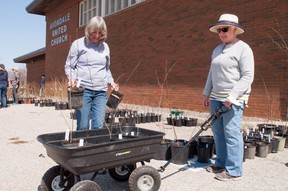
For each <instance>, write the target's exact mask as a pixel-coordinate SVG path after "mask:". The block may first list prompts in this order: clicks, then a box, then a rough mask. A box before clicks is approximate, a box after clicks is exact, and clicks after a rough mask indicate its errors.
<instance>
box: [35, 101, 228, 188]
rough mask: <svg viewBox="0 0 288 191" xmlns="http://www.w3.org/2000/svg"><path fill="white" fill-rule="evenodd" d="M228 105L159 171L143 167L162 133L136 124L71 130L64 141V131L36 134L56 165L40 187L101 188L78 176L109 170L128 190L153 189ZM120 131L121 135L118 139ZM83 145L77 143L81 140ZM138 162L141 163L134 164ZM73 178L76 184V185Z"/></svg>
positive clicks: (204, 125) (158, 142)
mask: <svg viewBox="0 0 288 191" xmlns="http://www.w3.org/2000/svg"><path fill="white" fill-rule="evenodd" d="M230 109H231V107H230V108H228V109H227V108H226V107H225V106H220V107H218V108H217V110H216V111H215V113H213V114H211V116H210V117H209V118H208V119H207V120H206V121H205V122H204V123H203V124H202V125H201V126H200V127H201V129H200V130H199V131H198V132H197V133H196V134H195V135H194V136H193V137H192V138H191V139H190V140H189V141H188V142H187V143H186V145H185V146H184V147H183V148H182V149H181V150H179V151H178V152H177V153H176V154H175V155H174V156H173V157H172V158H171V159H170V160H169V161H168V162H167V163H165V164H164V165H163V166H161V167H160V168H159V169H158V170H156V169H155V168H153V167H151V166H145V165H144V164H145V163H144V162H145V161H149V160H150V159H153V158H154V156H155V153H156V152H157V151H158V148H159V146H160V143H161V141H162V139H163V136H164V133H162V132H158V131H153V130H147V129H142V128H138V127H124V126H123V127H117V128H111V129H109V128H103V129H96V130H88V131H74V132H72V136H71V137H73V139H72V141H70V142H67V141H64V140H65V133H51V134H43V135H39V136H38V137H37V139H38V141H39V142H41V143H42V144H43V145H44V147H45V148H46V150H47V154H48V156H49V157H50V158H52V159H53V160H54V161H55V162H56V163H58V164H59V165H58V166H54V167H52V168H50V169H49V170H48V171H47V172H46V173H45V174H44V176H43V178H42V182H41V185H40V187H43V188H44V190H49V191H50V190H51V191H53V190H69V189H70V188H71V191H77V190H81V191H90V190H94V191H101V188H100V187H99V185H97V183H95V182H93V181H81V180H80V175H81V174H87V173H91V172H94V175H93V176H92V178H91V180H93V179H94V178H95V176H96V175H97V173H98V171H99V170H102V169H108V171H109V174H110V176H111V177H112V178H113V179H115V180H117V181H127V180H129V188H130V190H131V191H139V190H141V191H155V190H158V189H159V188H160V185H161V177H160V174H159V172H164V171H165V168H166V167H167V166H168V165H169V164H170V163H171V161H172V160H173V159H174V158H175V157H177V156H178V154H179V153H181V152H182V151H183V150H184V148H185V147H186V146H188V145H190V143H191V142H193V141H194V140H196V139H197V137H198V136H199V135H200V134H201V133H202V132H203V131H206V130H207V129H208V128H210V127H211V126H212V125H213V123H214V122H215V121H216V120H217V119H218V118H220V117H222V115H223V114H224V113H226V112H228V111H229V110H230ZM119 134H121V135H122V136H123V137H122V139H120V138H119ZM81 139H82V140H84V144H83V146H79V142H80V140H81ZM138 162H141V164H142V166H140V167H138V168H137V167H136V163H138ZM75 177H76V178H77V180H78V181H79V183H77V184H75V185H74V183H75Z"/></svg>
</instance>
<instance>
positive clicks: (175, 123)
mask: <svg viewBox="0 0 288 191" xmlns="http://www.w3.org/2000/svg"><path fill="white" fill-rule="evenodd" d="M173 122H174V125H175V126H176V127H181V126H182V119H181V118H173Z"/></svg>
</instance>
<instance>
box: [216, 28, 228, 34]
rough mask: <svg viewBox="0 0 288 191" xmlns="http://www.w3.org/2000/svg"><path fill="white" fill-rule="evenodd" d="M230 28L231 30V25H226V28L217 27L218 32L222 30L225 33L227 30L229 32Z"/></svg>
mask: <svg viewBox="0 0 288 191" xmlns="http://www.w3.org/2000/svg"><path fill="white" fill-rule="evenodd" d="M228 30H229V27H225V28H222V29H219V28H218V29H217V32H218V33H221V31H222V32H224V33H225V32H228Z"/></svg>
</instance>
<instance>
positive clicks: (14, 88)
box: [11, 67, 20, 104]
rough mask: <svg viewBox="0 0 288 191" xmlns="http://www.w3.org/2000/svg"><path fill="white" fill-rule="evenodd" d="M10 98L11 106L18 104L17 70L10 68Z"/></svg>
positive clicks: (18, 84) (18, 75)
mask: <svg viewBox="0 0 288 191" xmlns="http://www.w3.org/2000/svg"><path fill="white" fill-rule="evenodd" d="M11 81H12V96H13V104H18V89H19V87H20V73H19V68H17V67H14V68H12V77H11Z"/></svg>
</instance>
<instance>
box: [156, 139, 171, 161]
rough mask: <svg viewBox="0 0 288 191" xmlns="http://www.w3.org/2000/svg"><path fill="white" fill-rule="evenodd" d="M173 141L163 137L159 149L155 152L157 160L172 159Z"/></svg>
mask: <svg viewBox="0 0 288 191" xmlns="http://www.w3.org/2000/svg"><path fill="white" fill-rule="evenodd" d="M171 143H172V140H170V139H163V140H162V141H161V143H160V146H159V149H158V151H157V152H156V153H155V159H156V160H170V159H171Z"/></svg>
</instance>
